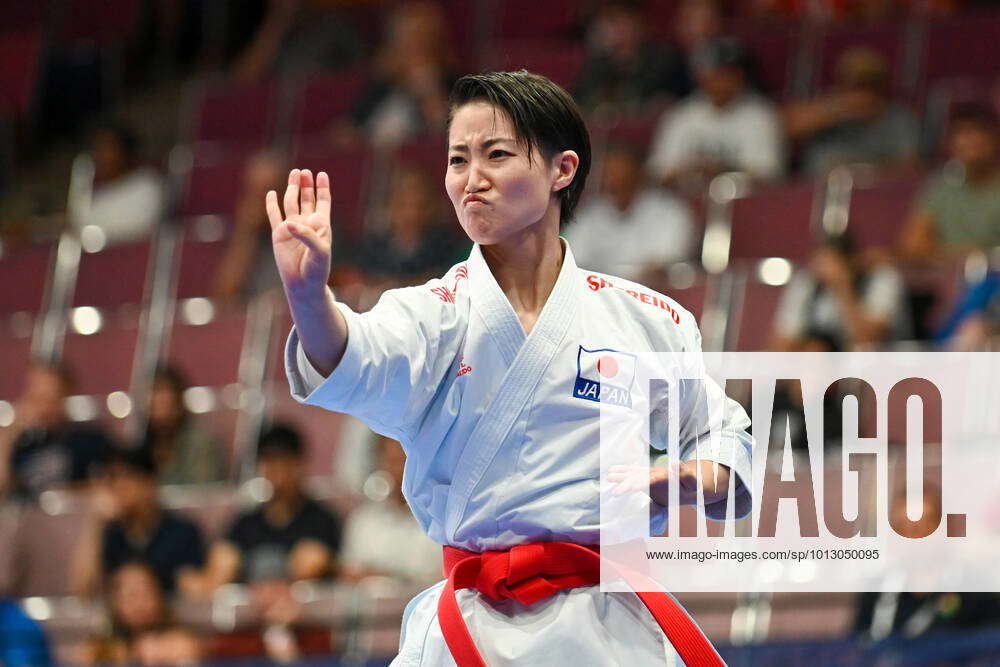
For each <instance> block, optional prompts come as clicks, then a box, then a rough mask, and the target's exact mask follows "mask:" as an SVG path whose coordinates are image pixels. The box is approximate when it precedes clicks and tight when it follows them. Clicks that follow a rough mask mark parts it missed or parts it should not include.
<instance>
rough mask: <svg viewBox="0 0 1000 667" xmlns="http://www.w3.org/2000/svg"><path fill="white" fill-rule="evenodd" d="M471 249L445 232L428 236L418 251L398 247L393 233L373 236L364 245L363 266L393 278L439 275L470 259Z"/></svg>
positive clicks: (371, 271)
mask: <svg viewBox="0 0 1000 667" xmlns="http://www.w3.org/2000/svg"><path fill="white" fill-rule="evenodd" d="M468 254H469V252H468V248H466V247H465V244H464V243H461V242H459V241H458V240H457V239H456V238H455V235H454V234H450V233H449V232H448V231H447V230H445V229H442V230H440V231H438V230H431V231H429V232H428V233H427V234H425V235H424V236H423V237H422V239H421V241H420V244H419V245H417V247H416V248H415V249H413V250H412V251H411V250H408V249H406V248H403V247H401V246H400V245H398V243H397V242H396V240H395V239H394V238H393V236H392V234H388V233H387V234H374V233H373V234H371V235H369V236H367V237H366V238H365V239H364V240H363V241H362V243H361V251H360V266H359V267H358V268H359V269H361V270H362V271H364V272H365V273H370V274H376V275H380V276H392V277H394V278H402V279H405V278H420V277H424V276H428V275H434V276H438V275H440V274H442V273H444V272H445V271H447V270H448V269H450V268H451V266H452V265H453V264H457V263H458V262H460V261H462V260H464V259H466V257H468Z"/></svg>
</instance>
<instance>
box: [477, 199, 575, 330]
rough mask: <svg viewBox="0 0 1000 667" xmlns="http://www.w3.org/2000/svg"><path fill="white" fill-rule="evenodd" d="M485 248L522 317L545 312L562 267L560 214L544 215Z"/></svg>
mask: <svg viewBox="0 0 1000 667" xmlns="http://www.w3.org/2000/svg"><path fill="white" fill-rule="evenodd" d="M547 217H549V216H547ZM482 251H483V257H484V259H485V260H486V263H487V265H489V267H490V271H491V272H492V273H493V277H494V278H496V281H497V284H499V285H500V289H501V290H503V293H504V294H505V295H506V296H507V299H508V301H510V305H511V306H512V307H513V308H514V312H516V313H517V314H518V315H519V316H520V315H522V314H536V315H537V314H538V313H539V312H541V310H542V307H543V306H544V305H545V301H546V300H547V299H548V297H549V294H550V293H551V292H552V288H553V287H555V284H556V280H557V279H558V278H559V270H560V269H561V268H562V262H563V249H562V242H561V241H560V240H559V218H558V216H553V219H552V220H546V219H545V218H543V219H542V220H541V221H539V222H538V223H537V224H535V225H532V226H531V227H529V228H527V229H525V230H524V231H523V232H521V233H520V234H518V238H516V239H510V240H506V241H504V242H503V243H498V244H495V245H490V246H483V248H482ZM522 321H523V320H522Z"/></svg>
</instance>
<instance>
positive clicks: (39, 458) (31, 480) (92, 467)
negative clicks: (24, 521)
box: [10, 426, 112, 500]
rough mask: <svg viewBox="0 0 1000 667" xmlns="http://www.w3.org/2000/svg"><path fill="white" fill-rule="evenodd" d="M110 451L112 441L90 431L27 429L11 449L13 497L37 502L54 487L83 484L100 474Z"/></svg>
mask: <svg viewBox="0 0 1000 667" xmlns="http://www.w3.org/2000/svg"><path fill="white" fill-rule="evenodd" d="M111 448H112V443H111V441H110V440H109V439H108V438H107V437H106V436H105V435H104V434H103V433H101V432H100V431H98V430H96V429H92V428H83V427H76V426H67V427H65V428H62V429H59V430H43V429H37V428H33V429H27V430H25V431H24V432H23V433H21V434H20V435H19V436H18V437H17V438H16V439H15V440H14V445H13V447H12V448H11V454H10V470H11V478H12V481H13V489H12V490H13V493H14V496H15V497H18V498H21V499H25V500H31V499H37V498H38V496H39V495H41V493H42V492H43V491H47V490H49V489H52V488H54V487H59V486H62V485H65V484H74V483H79V482H85V481H87V480H88V479H89V478H90V477H92V476H93V475H94V474H95V473H96V472H99V471H100V468H101V465H102V464H103V463H104V461H105V460H106V459H107V456H108V453H109V452H110V451H111Z"/></svg>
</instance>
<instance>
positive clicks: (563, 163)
mask: <svg viewBox="0 0 1000 667" xmlns="http://www.w3.org/2000/svg"><path fill="white" fill-rule="evenodd" d="M578 166H580V156H579V155H577V154H576V151H562V152H561V153H556V154H555V155H554V156H553V157H552V168H553V169H554V170H555V179H554V180H553V181H552V192H559V191H560V190H562V189H563V188H565V187H568V186H569V184H570V183H572V182H573V177H574V176H576V168H577V167H578Z"/></svg>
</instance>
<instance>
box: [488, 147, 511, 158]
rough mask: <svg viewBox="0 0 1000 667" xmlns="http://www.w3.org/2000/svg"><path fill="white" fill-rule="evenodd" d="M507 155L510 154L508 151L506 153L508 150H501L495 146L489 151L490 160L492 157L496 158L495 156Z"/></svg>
mask: <svg viewBox="0 0 1000 667" xmlns="http://www.w3.org/2000/svg"><path fill="white" fill-rule="evenodd" d="M508 155H510V153H508V152H507V151H505V150H501V149H499V148H495V149H493V150H492V151H490V159H491V160H492V159H493V158H497V157H506V156H508Z"/></svg>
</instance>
